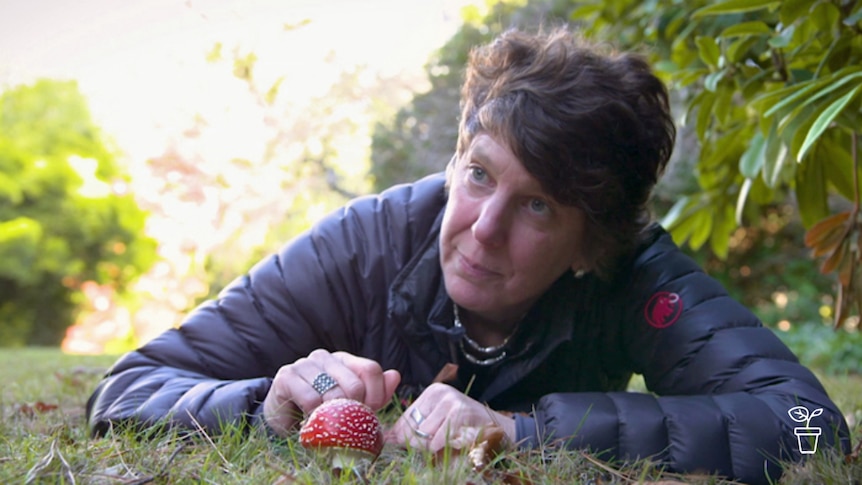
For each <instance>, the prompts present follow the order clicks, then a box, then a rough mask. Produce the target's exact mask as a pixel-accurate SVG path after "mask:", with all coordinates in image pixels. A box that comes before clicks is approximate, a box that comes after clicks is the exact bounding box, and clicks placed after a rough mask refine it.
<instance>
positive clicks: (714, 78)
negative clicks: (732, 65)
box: [703, 69, 727, 93]
mask: <svg viewBox="0 0 862 485" xmlns="http://www.w3.org/2000/svg"><path fill="white" fill-rule="evenodd" d="M726 72H727V70H726V69H722V70H720V71H715V72H713V73H710V75H709V76H706V79H704V80H703V87H704V88H706V89H707V91H710V92H713V93H714V92H715V91H716V89H717V88H718V83H719V82H721V80H722V78H724V75H725V73H726Z"/></svg>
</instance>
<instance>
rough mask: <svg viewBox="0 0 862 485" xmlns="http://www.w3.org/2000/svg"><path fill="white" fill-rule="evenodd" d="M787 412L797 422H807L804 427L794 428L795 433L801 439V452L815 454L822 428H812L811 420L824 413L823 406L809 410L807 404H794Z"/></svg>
mask: <svg viewBox="0 0 862 485" xmlns="http://www.w3.org/2000/svg"><path fill="white" fill-rule="evenodd" d="M787 414H789V415H790V419H792V420H794V421H796V422H797V423H805V426H804V427H800V428H793V433H794V434H795V435H796V438H797V440H798V441H799V452H800V453H802V454H803V455H813V454H814V452H815V451H817V439H818V438H819V437H820V431H821V430H820V428H819V427H818V428H812V427H811V420H812V419H813V418H814V417H816V416H820V415H821V414H823V408H817V409H815V410H814V411H813V412H809V411H808V408H806V407H805V406H794V407H792V408H790V409H788V410H787ZM803 438H805V439H803Z"/></svg>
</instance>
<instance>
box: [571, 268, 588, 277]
mask: <svg viewBox="0 0 862 485" xmlns="http://www.w3.org/2000/svg"><path fill="white" fill-rule="evenodd" d="M572 273H574V274H575V278H583V277H584V275H585V274H587V271H586V270H584V269H579V270H577V271H574V270H572Z"/></svg>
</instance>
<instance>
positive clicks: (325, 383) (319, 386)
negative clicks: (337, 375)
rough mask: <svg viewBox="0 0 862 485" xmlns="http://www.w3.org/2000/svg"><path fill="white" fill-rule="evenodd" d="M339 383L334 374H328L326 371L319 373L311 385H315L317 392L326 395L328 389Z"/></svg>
mask: <svg viewBox="0 0 862 485" xmlns="http://www.w3.org/2000/svg"><path fill="white" fill-rule="evenodd" d="M337 385H338V382H336V381H335V379H333V378H332V376H331V375H329V374H327V373H326V372H321V373H320V374H317V377H315V378H314V380H313V381H312V382H311V387H313V388H314V390H315V391H317V393H318V394H320V395H321V396H322V395H324V394H325V393H326V391H328V390H330V389H332V388H333V387H335V386H337Z"/></svg>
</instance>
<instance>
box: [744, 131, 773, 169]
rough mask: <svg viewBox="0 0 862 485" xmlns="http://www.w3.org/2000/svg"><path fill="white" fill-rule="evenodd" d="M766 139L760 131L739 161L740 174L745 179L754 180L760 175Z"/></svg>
mask: <svg viewBox="0 0 862 485" xmlns="http://www.w3.org/2000/svg"><path fill="white" fill-rule="evenodd" d="M765 148H766V139H765V138H763V134H762V133H760V132H759V131H758V132H757V133H755V134H754V136H753V137H751V142H749V144H748V148H747V149H746V150H745V152H744V153H743V154H742V157H740V159H739V173H741V174H742V175H743V176H744V177H745V178H748V179H753V178H755V177H757V175H758V174H760V170H761V169H762V168H763V159H764V157H765V153H764V149H765Z"/></svg>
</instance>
